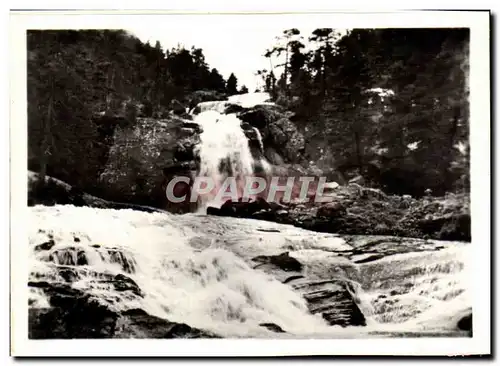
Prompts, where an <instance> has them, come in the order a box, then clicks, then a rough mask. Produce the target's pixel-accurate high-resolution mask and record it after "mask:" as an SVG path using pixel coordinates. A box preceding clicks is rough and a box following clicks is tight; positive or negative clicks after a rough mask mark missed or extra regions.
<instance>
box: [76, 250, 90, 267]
mask: <svg viewBox="0 0 500 366" xmlns="http://www.w3.org/2000/svg"><path fill="white" fill-rule="evenodd" d="M87 264H89V262H88V260H87V256H86V254H85V252H84V251H83V250H80V251H78V253H77V255H76V265H77V266H86V265H87Z"/></svg>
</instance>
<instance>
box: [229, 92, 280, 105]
mask: <svg viewBox="0 0 500 366" xmlns="http://www.w3.org/2000/svg"><path fill="white" fill-rule="evenodd" d="M270 100H271V96H270V95H269V93H246V94H237V95H232V96H230V97H229V98H228V101H229V102H230V103H233V104H238V105H240V106H242V107H243V108H251V107H254V106H256V105H258V104H268V105H274V103H272V102H270Z"/></svg>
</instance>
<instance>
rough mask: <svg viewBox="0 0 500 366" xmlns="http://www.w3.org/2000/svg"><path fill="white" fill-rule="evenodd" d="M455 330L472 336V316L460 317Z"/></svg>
mask: <svg viewBox="0 0 500 366" xmlns="http://www.w3.org/2000/svg"><path fill="white" fill-rule="evenodd" d="M457 328H458V329H460V330H465V331H467V332H469V334H470V336H472V314H468V315H466V316H464V317H462V318H461V319H460V320H459V321H458V323H457Z"/></svg>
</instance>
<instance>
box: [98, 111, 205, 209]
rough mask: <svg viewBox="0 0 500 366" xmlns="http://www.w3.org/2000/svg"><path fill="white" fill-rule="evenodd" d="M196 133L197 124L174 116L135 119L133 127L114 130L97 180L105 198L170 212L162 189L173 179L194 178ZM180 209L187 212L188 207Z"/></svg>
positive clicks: (197, 139) (197, 141)
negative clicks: (107, 154)
mask: <svg viewBox="0 0 500 366" xmlns="http://www.w3.org/2000/svg"><path fill="white" fill-rule="evenodd" d="M199 132H200V126H198V125H197V124H195V123H192V122H189V121H185V120H182V119H180V118H174V117H172V118H170V119H166V120H155V119H139V120H138V121H137V123H136V125H135V126H134V128H130V129H117V131H116V132H115V143H114V145H113V147H112V148H111V151H110V157H109V159H108V162H107V164H106V168H105V170H104V172H103V173H102V174H101V177H100V182H101V185H102V186H104V187H105V196H106V197H108V196H109V197H110V199H113V200H117V201H125V202H130V203H137V204H141V205H150V206H153V207H159V208H165V209H170V208H171V207H167V206H168V203H169V202H168V200H167V198H166V194H165V186H166V184H167V183H168V181H169V180H170V179H172V178H173V177H175V176H186V177H188V178H192V176H194V174H195V172H196V169H197V166H198V160H197V157H196V156H195V153H194V148H195V146H196V144H198V143H199ZM166 172H167V174H166ZM180 210H181V211H183V210H184V212H187V211H189V207H182V208H180Z"/></svg>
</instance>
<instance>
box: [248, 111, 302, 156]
mask: <svg viewBox="0 0 500 366" xmlns="http://www.w3.org/2000/svg"><path fill="white" fill-rule="evenodd" d="M238 117H239V118H240V119H241V120H242V121H243V122H246V123H248V124H249V125H251V126H252V127H256V128H258V129H259V131H260V134H261V135H262V139H263V142H264V149H265V151H264V154H265V156H267V157H268V160H270V161H271V163H276V164H279V160H280V159H281V157H282V158H284V159H285V160H286V161H287V162H299V161H301V160H302V158H303V155H304V153H305V140H304V136H303V135H302V134H301V133H300V132H299V131H298V129H297V127H296V126H295V124H294V123H293V122H292V121H291V120H290V119H289V116H288V114H287V113H286V112H285V111H284V110H283V109H282V108H280V107H278V106H276V105H256V106H255V107H253V108H250V109H248V110H246V111H243V112H241V113H239V114H238ZM268 149H271V150H272V153H271V152H267V150H268ZM271 150H269V151H271ZM268 155H273V156H271V158H270V157H269V156H268ZM275 155H277V156H279V157H276V156H275Z"/></svg>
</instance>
